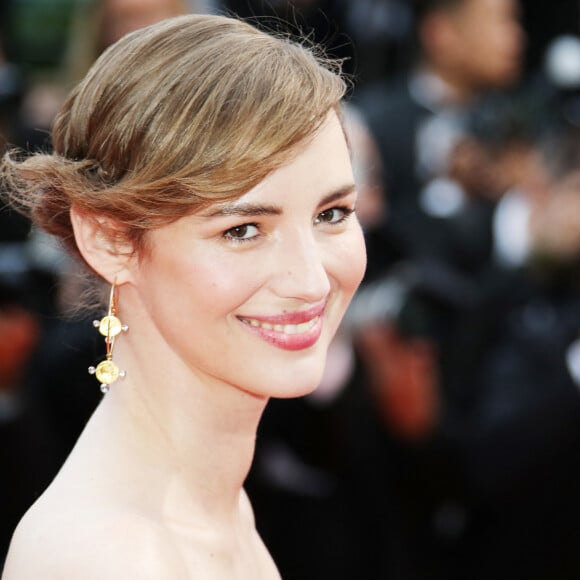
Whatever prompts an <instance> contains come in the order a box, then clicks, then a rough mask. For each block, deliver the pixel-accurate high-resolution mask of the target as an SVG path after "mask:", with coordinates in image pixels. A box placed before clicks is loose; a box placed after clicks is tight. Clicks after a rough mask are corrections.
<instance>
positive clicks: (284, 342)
mask: <svg viewBox="0 0 580 580" xmlns="http://www.w3.org/2000/svg"><path fill="white" fill-rule="evenodd" d="M324 308H325V304H320V305H316V306H314V307H312V308H308V309H306V310H301V311H297V312H285V313H283V314H278V315H274V316H252V317H246V316H239V317H238V319H239V320H240V321H241V322H242V323H243V324H244V325H245V326H246V327H247V328H248V329H249V330H251V331H253V332H254V333H255V334H257V335H258V336H259V337H260V338H262V339H263V340H265V341H266V342H268V343H270V344H273V345H274V346H277V347H279V348H282V349H285V350H303V349H306V348H309V347H311V346H313V345H314V344H315V343H316V342H317V341H318V339H319V338H320V334H321V333H322V315H323V313H324Z"/></svg>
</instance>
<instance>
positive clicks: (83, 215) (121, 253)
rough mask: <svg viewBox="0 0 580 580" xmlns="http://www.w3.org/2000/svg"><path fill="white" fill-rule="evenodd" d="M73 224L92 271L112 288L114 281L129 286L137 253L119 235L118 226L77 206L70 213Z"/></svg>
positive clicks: (78, 241) (75, 234) (84, 256)
mask: <svg viewBox="0 0 580 580" xmlns="http://www.w3.org/2000/svg"><path fill="white" fill-rule="evenodd" d="M70 220H71V224H72V228H73V232H74V236H75V241H76V244H77V247H78V249H79V252H80V254H81V256H82V257H83V259H84V260H85V262H86V263H87V264H88V265H89V266H90V267H91V269H92V270H94V271H95V272H96V273H97V274H98V275H99V276H101V278H104V279H105V280H107V281H108V282H109V283H110V284H112V283H113V281H114V280H116V283H117V284H119V285H120V284H124V283H125V282H128V281H129V280H130V269H129V267H128V266H129V263H130V262H131V261H132V260H133V259H134V258H133V255H134V252H133V248H132V246H131V244H130V243H128V242H126V241H123V240H122V238H121V236H120V235H119V232H120V228H119V226H118V224H116V223H115V222H114V220H111V219H110V218H106V217H103V216H98V215H94V214H90V213H88V212H84V211H82V210H79V209H78V208H77V207H76V206H73V207H72V208H71V210H70Z"/></svg>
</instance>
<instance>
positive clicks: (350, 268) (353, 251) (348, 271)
mask: <svg viewBox="0 0 580 580" xmlns="http://www.w3.org/2000/svg"><path fill="white" fill-rule="evenodd" d="M366 264H367V256H366V247H365V242H364V237H363V234H362V230H361V228H360V225H358V223H357V224H355V227H353V228H352V230H351V231H350V232H348V234H347V235H345V236H344V237H343V239H342V240H341V244H340V245H339V246H338V247H337V248H336V250H335V251H334V252H333V259H332V271H331V272H330V274H331V276H332V278H333V279H334V280H335V281H336V283H337V285H338V286H339V288H340V290H341V291H343V292H344V293H345V295H346V296H347V297H348V299H349V300H350V298H351V297H352V295H353V294H354V293H355V291H356V289H357V288H358V287H359V284H360V283H361V281H362V279H363V276H364V273H365V269H366Z"/></svg>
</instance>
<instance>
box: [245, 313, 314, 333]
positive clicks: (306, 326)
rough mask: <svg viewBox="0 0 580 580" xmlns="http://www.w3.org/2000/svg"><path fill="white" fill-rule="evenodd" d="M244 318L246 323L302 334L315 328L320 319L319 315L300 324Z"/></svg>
mask: <svg viewBox="0 0 580 580" xmlns="http://www.w3.org/2000/svg"><path fill="white" fill-rule="evenodd" d="M242 320H243V321H244V322H245V323H246V324H249V325H250V326H253V327H255V328H263V329H264V330H273V331H274V332H283V333H284V334H302V333H304V332H308V331H309V330H312V328H314V325H315V324H316V322H317V321H318V316H317V317H316V318H313V319H312V320H309V321H308V322H302V323H300V324H270V323H269V322H260V321H259V320H255V319H254V318H244V319H242Z"/></svg>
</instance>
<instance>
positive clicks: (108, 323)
mask: <svg viewBox="0 0 580 580" xmlns="http://www.w3.org/2000/svg"><path fill="white" fill-rule="evenodd" d="M93 326H94V327H95V328H98V329H99V332H100V333H101V334H102V335H103V336H104V337H105V344H106V345H107V353H106V359H105V360H104V361H101V362H100V363H99V364H98V365H97V366H96V368H95V367H89V373H90V374H91V375H95V376H96V377H97V380H98V381H99V382H100V383H101V391H102V392H103V393H106V392H107V391H108V390H109V385H111V384H112V383H114V382H115V381H116V380H117V379H118V378H119V377H124V376H125V375H126V372H125V371H122V370H120V369H119V367H118V366H117V365H116V364H115V363H114V362H113V348H114V346H115V337H116V336H117V335H118V334H120V333H121V331H123V332H127V330H129V327H128V326H127V325H126V324H122V323H121V321H120V320H119V319H118V318H117V286H116V281H115V282H113V284H112V286H111V294H110V296H109V310H108V312H107V315H106V316H104V317H103V318H102V319H101V320H93Z"/></svg>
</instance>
